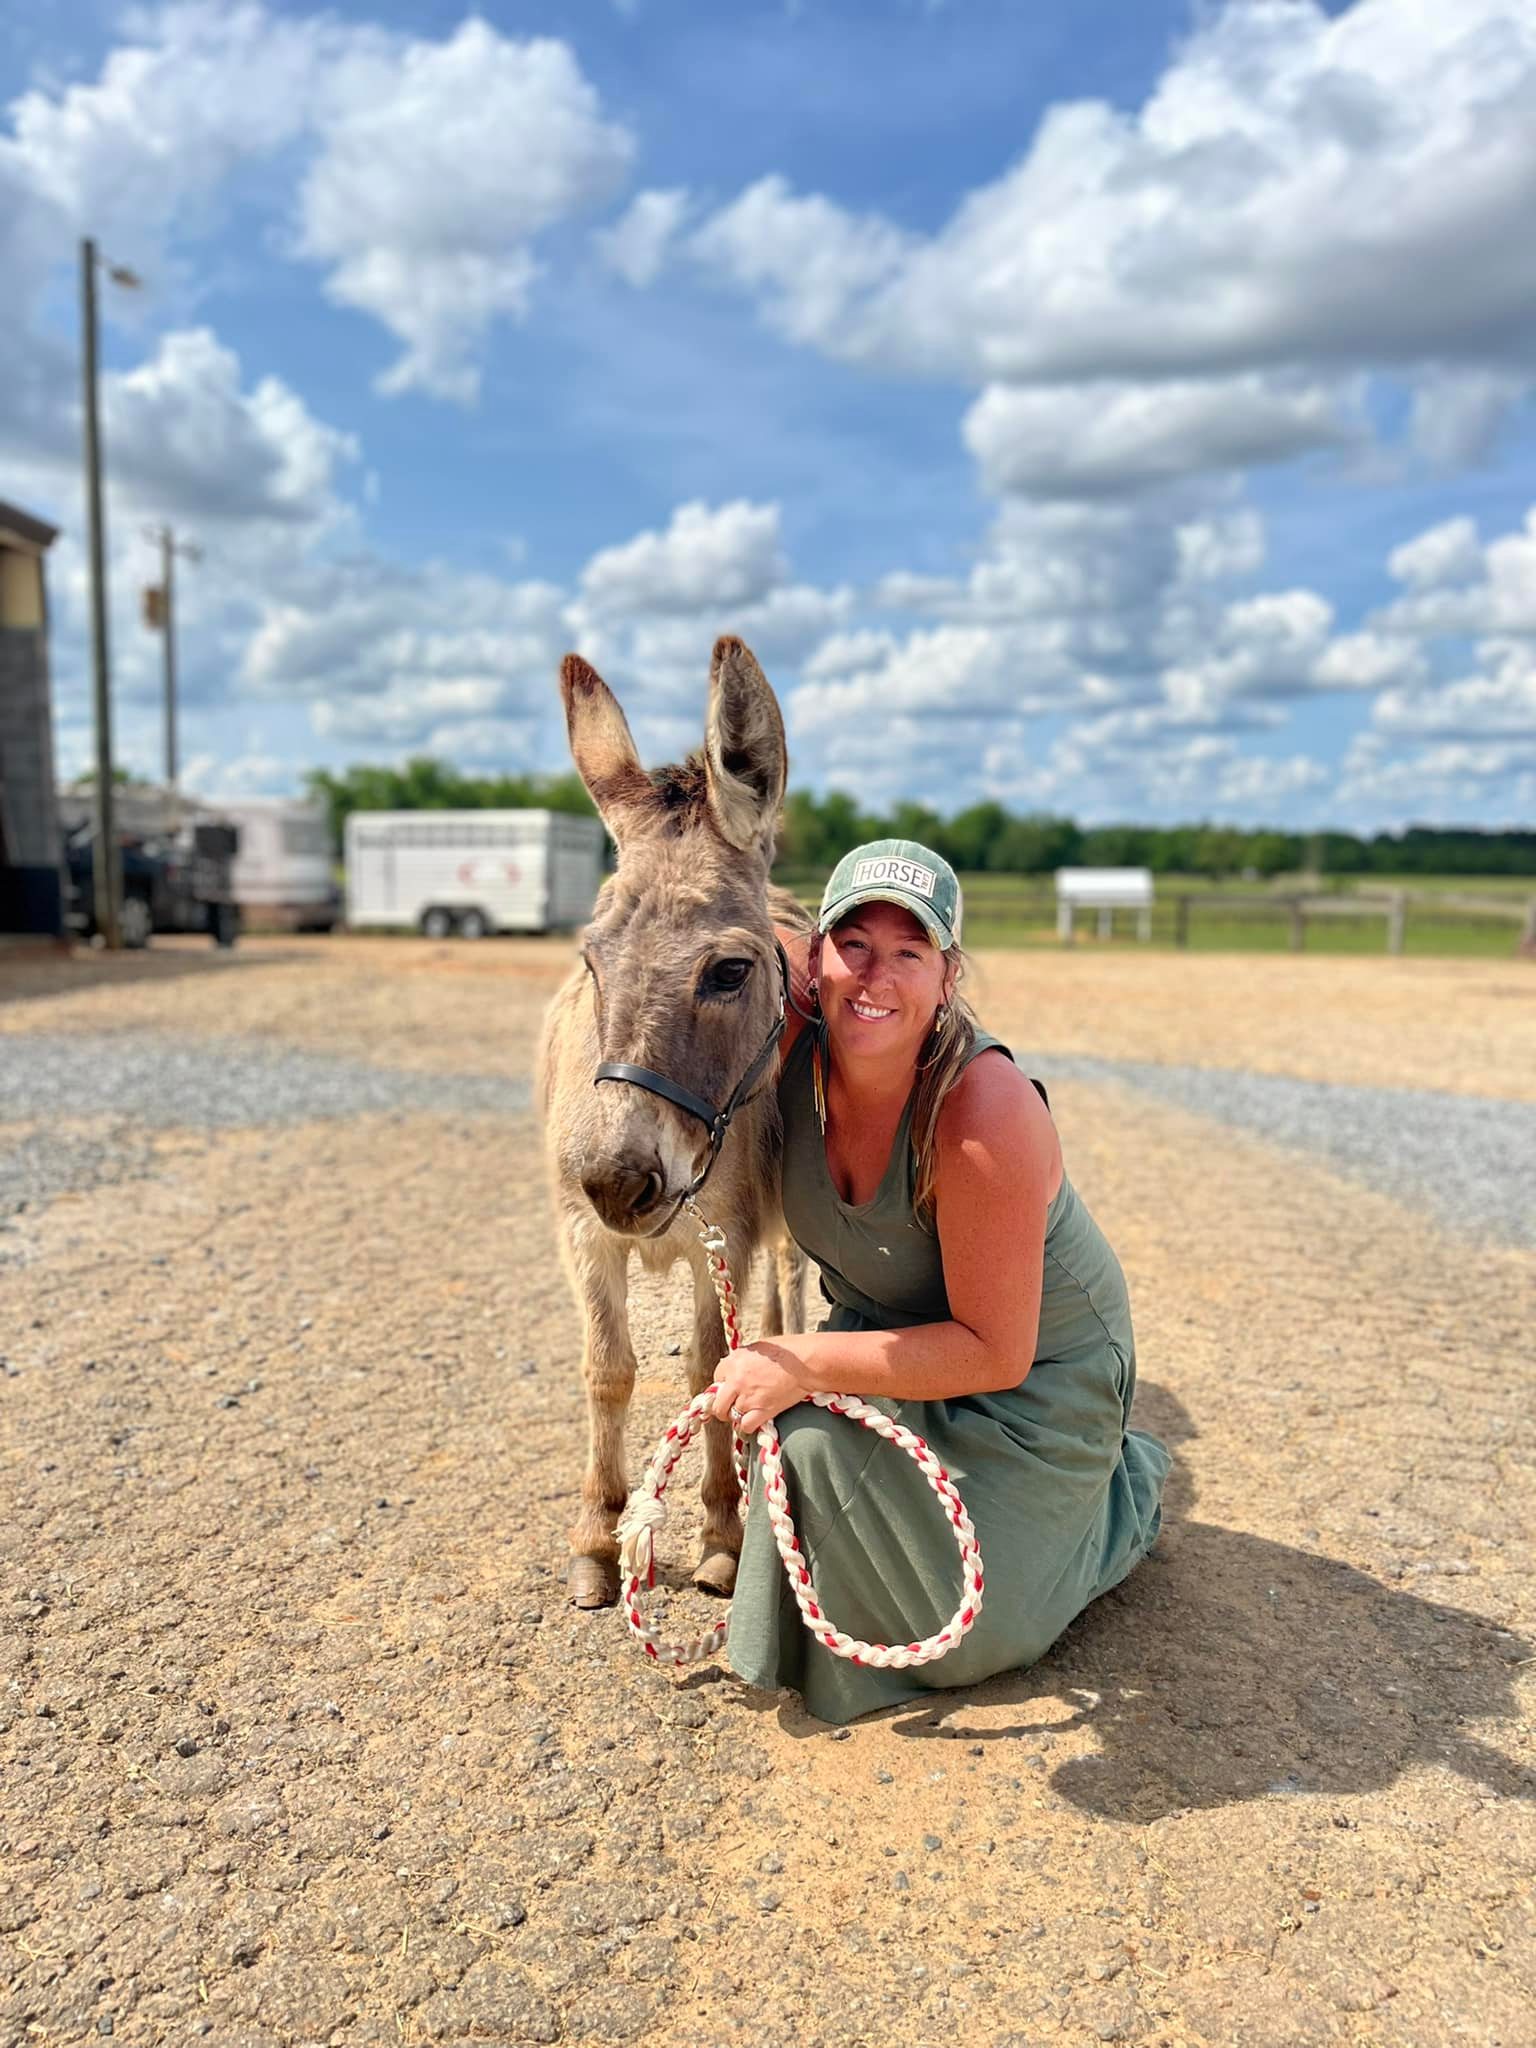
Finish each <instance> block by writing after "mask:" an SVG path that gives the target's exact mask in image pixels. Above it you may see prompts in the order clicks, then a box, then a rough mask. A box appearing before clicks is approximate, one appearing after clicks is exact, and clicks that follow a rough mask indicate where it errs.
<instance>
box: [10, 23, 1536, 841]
mask: <svg viewBox="0 0 1536 2048" xmlns="http://www.w3.org/2000/svg"><path fill="white" fill-rule="evenodd" d="M1531 6H1532V0H1459V4H1458V5H1457V6H1456V7H1455V8H1442V9H1434V8H1428V7H1413V8H1405V7H1402V6H1400V5H1396V4H1394V0H1355V4H1353V5H1350V6H1343V5H1340V4H1338V0H1289V4H1287V5H1286V6H1284V7H1283V8H1277V7H1275V6H1273V5H1267V4H1261V0H1211V4H1207V0H1145V4H1143V5H1140V6H1138V7H1136V8H1127V7H1126V6H1124V5H1123V4H1114V0H1038V4H1037V5H1034V6H1032V7H1030V8H1027V9H1025V8H1020V7H1018V6H1017V5H1016V4H1013V0H966V4H965V5H964V6H963V7H962V6H958V5H948V6H937V7H936V6H933V5H931V4H928V0H891V4H890V5H889V6H888V7H887V8H885V9H882V10H879V11H878V14H877V13H876V11H875V10H871V9H869V8H868V7H865V6H863V5H859V4H856V0H817V5H816V6H815V7H814V8H811V7H804V6H793V5H787V4H784V0H740V5H738V6H736V7H733V8H732V9H730V10H728V11H726V10H710V11H705V10H699V9H690V8H678V7H676V6H670V5H668V4H667V0H610V4H601V0H599V4H596V5H594V6H592V7H591V8H588V9H586V10H583V11H582V12H581V13H580V15H579V16H576V15H575V14H574V13H573V10H571V9H570V8H569V7H568V6H562V5H559V4H557V0H524V4H523V5H522V6H521V7H520V8H519V10H518V13H517V22H516V28H515V30H514V29H513V28H512V27H510V26H503V25H501V24H499V23H498V22H493V21H492V20H490V19H488V18H486V17H484V16H481V15H477V14H474V13H472V12H470V11H468V10H467V9H466V11H464V12H463V13H458V12H456V11H455V10H454V9H453V8H451V7H450V8H448V9H438V8H434V9H433V10H431V11H430V13H428V12H427V11H426V10H422V9H410V8H398V7H397V8H393V9H389V10H384V9H381V8H378V7H376V6H373V5H370V4H369V0H341V4H340V5H339V6H337V7H331V8H326V9H324V10H321V9H320V8H319V7H318V6H315V5H311V4H309V0H200V4H198V5H196V6H179V5H174V4H171V5H154V4H151V5H149V6H146V7H139V8H135V9H132V10H125V11H123V12H121V13H118V12H116V11H114V10H110V9H103V8H101V7H100V6H98V5H97V4H96V0H60V4H59V5H57V6H55V7H53V8H50V9H48V10H46V11H42V12H38V11H34V12H33V13H32V14H30V15H22V14H13V17H12V18H9V19H5V20H0V196H3V200H4V203H3V204H0V266H3V273H4V275H5V276H6V278H7V280H8V283H9V284H10V287H11V291H12V305H13V311H12V316H11V318H10V319H9V320H8V322H7V323H6V326H5V328H4V330H3V331H0V496H3V497H4V498H6V499H8V500H11V501H14V502H15V503H16V504H18V505H19V506H21V507H23V508H25V509H26V510H28V511H30V512H33V513H35V514H36V515H37V516H39V517H41V518H45V519H47V520H49V521H51V522H53V523H56V524H57V525H58V526H59V527H60V528H61V533H60V537H59V539H58V541H57V542H56V543H55V544H54V546H53V548H52V550H51V553H50V557H49V564H50V566H49V580H50V590H51V596H52V619H53V647H52V662H53V674H54V682H55V705H56V726H57V740H58V761H59V767H60V770H61V772H62V774H63V776H64V777H65V778H66V779H68V778H69V777H71V776H72V775H74V774H75V773H76V772H77V771H78V770H79V769H81V768H83V767H84V766H86V765H87V764H88V762H89V761H90V760H91V759H92V758H93V747H92V729H91V717H90V690H89V667H90V661H89V635H88V607H87V564H86V550H85V547H84V544H83V521H82V514H81V488H80V468H81V454H80V417H79V369H78V362H79V332H78V314H77V305H76V292H77V265H78V260H79V259H78V243H79V238H80V237H82V236H86V235H89V236H91V237H93V238H94V239H95V241H96V242H97V244H98V246H99V249H100V252H101V257H102V260H103V263H104V265H111V266H116V267H122V266H126V267H127V268H129V269H131V270H132V271H133V272H134V273H135V274H136V276H137V278H138V280H139V284H138V287H137V288H135V289H132V290H126V289H122V288H120V286H119V284H118V283H116V282H114V281H113V277H112V275H111V274H110V272H105V271H104V274H103V276H102V279H101V282H100V290H99V297H100V304H101V317H102V367H103V376H102V387H101V398H102V412H103V435H104V447H105V470H106V486H107V509H108V543H109V550H108V552H109V565H110V576H111V643H112V656H113V671H114V719H115V726H116V734H115V736H116V741H117V748H116V751H117V755H118V758H119V759H121V760H122V761H123V762H124V763H125V764H127V765H129V766H131V767H132V768H133V769H134V770H136V771H137V772H140V773H146V774H154V773H155V772H157V764H158V762H159V760H160V758H161V739H160V708H159V695H160V657H161V645H160V641H159V638H158V636H157V635H156V634H154V633H152V632H151V631H149V630H147V629H146V626H145V625H144V623H143V621H142V618H141V605H142V595H143V591H144V589H145V587H146V586H148V585H151V584H153V583H154V582H155V581H156V580H157V578H158V575H159V556H158V552H157V548H156V546H155V545H154V543H153V542H152V540H151V538H150V534H151V530H152V529H158V528H159V527H161V526H163V525H165V526H169V527H170V528H172V529H173V530H174V532H175V534H176V536H177V537H178V539H180V540H182V541H188V542H194V543H196V544H197V546H198V548H199V549H200V551H201V553H200V557H199V558H198V559H197V560H192V559H190V558H187V559H182V560H180V561H179V562H178V566H177V572H176V598H177V607H178V625H179V635H178V657H179V670H180V678H181V701H180V716H179V726H180V739H181V759H182V769H183V776H182V779H183V780H184V781H186V782H188V783H189V784H190V783H198V784H200V785H206V786H207V787H208V789H209V790H210V792H212V793H214V794H216V795H217V796H219V797H221V798H229V797H234V796H236V795H239V794H241V793H243V792H250V793H252V794H266V795H281V794H284V793H285V792H289V791H296V787H297V784H298V782H299V780H300V778H301V777H302V775H303V774H304V773H305V772H307V770H308V769H310V768H311V767H319V768H322V769H326V770H329V771H331V772H333V773H334V772H339V771H341V770H343V769H344V768H345V767H346V765H347V764H348V763H349V762H351V761H356V760H358V759H359V758H361V757H363V756H365V755H367V754H369V753H373V754H376V755H383V756H387V757H388V758H389V759H390V760H393V761H401V760H404V759H406V758H408V757H409V756H410V755H412V754H415V753H420V752H430V753H433V754H435V755H440V756H442V757H443V758H445V759H447V760H450V761H452V762H453V763H455V764H456V765H457V766H458V767H460V768H461V769H462V770H464V771H466V772H475V773H497V772H506V773H516V774H536V773H554V772H558V771H560V770H561V769H562V768H563V767H564V766H565V765H566V763H565V746H564V732H563V726H562V721H561V717H560V711H559V703H558V697H557V693H556V689H555V682H554V677H555V671H556V667H557V664H558V660H559V657H560V655H561V653H562V652H563V651H564V650H565V649H566V648H567V647H571V646H574V647H576V648H577V649H579V650H580V651H581V652H582V653H584V654H585V655H586V656H587V657H588V658H589V659H591V660H592V661H593V662H594V663H595V665H596V666H597V667H598V668H599V669H600V670H601V671H602V673H603V674H604V675H605V677H606V678H607V680H608V681H609V682H610V683H611V684H612V685H613V687H614V689H615V690H616V692H617V693H618V695H619V696H620V698H621V700H622V702H623V703H624V706H625V709H626V713H627V715H628V716H629V718H630V721H631V723H632V726H633V728H634V731H635V735H636V739H637V741H638V743H639V746H640V749H641V752H642V754H643V756H644V757H645V758H647V759H662V758H675V757H676V756H677V755H678V754H679V753H681V752H684V751H686V750H687V749H688V748H689V747H691V746H693V745H696V744H697V742H698V739H699V735H700V732H701V730H702V718H703V705H704V695H705V680H706V674H707V667H708V658H709V649H710V645H711V643H712V641H713V639H714V637H715V635H716V634H717V633H718V632H720V631H734V632H739V633H741V634H742V636H743V637H744V638H746V639H747V640H748V641H749V642H750V644H751V645H752V646H753V647H754V648H755V650H756V651H757V653H758V654H759V656H760V657H761V659H762V661H763V663H764V666H765V669H766V671H767V673H768V675H769V677H770V679H771V680H772V682H773V683H774V685H775V687H776V689H777V691H778V693H779V696H780V700H781V702H782V704H783V707H784V712H785V718H786V724H787V727H788V732H789V743H790V753H791V760H792V762H793V763H794V772H795V775H796V778H797V782H798V783H799V785H800V786H802V787H805V788H808V789H809V790H811V791H812V792H814V793H817V794H825V793H826V792H828V791H842V792H845V793H847V794H849V795H851V796H853V797H855V798H856V799H857V800H858V801H859V802H860V803H861V804H866V805H868V806H869V807H871V808H874V809H881V808H888V807H889V806H890V805H891V804H893V803H895V802H896V801H898V800H899V799H901V798H903V797H905V798H907V799H909V800H913V801H919V802H926V803H929V804H936V805H939V806H941V807H944V806H950V807H963V806H965V805H967V804H970V803H973V802H976V801H979V800H985V799H993V800H996V801H998V802H1001V803H1003V804H1005V805H1007V806H1008V807H1009V808H1010V809H1011V810H1013V811H1015V812H1019V813H1022V812H1025V811H1029V810H1047V811H1050V810H1055V811H1061V812H1067V813H1070V814H1071V815H1072V816H1073V817H1074V818H1077V819H1081V820H1082V821H1083V822H1084V823H1085V824H1088V825H1092V824H1095V823H1099V822H1103V823H1105V824H1108V823H1111V822H1114V823H1119V822H1122V821H1123V820H1124V819H1125V818H1126V817H1127V816H1128V815H1130V814H1132V813H1133V812H1134V814H1135V815H1137V816H1140V817H1144V818H1145V819H1146V820H1147V822H1148V824H1149V825H1160V826H1167V825H1171V824H1172V823H1173V822H1175V821H1176V820H1179V819H1181V818H1183V817H1186V816H1188V815H1189V814H1190V812H1191V811H1192V810H1194V809H1200V810H1203V811H1204V812H1205V813H1206V814H1207V815H1208V816H1209V817H1211V818H1212V819H1219V820H1221V821H1223V822H1227V823H1230V824H1231V825H1232V826H1233V827H1234V828H1239V829H1244V830H1254V829H1258V828H1259V827H1260V826H1261V825H1263V826H1265V827H1266V828H1267V829H1275V830H1281V831H1288V832H1292V833H1295V832H1309V831H1317V830H1337V831H1341V832H1348V833H1351V834H1356V835H1360V834H1364V835H1372V834H1374V833H1377V832H1381V831H1400V830H1402V829H1404V828H1406V827H1408V826H1409V825H1411V824H1413V823H1415V822H1420V823H1426V822H1427V823H1432V824H1433V825H1435V826H1437V827H1440V828H1446V829H1449V828H1454V827H1458V826H1460V827H1466V828H1470V829H1483V830H1498V829H1519V828H1520V827H1521V826H1522V824H1523V823H1524V822H1525V821H1527V820H1529V819H1531V818H1533V817H1536V503H1533V498H1536V492H1533V489H1532V486H1531V482H1530V479H1531V477H1532V475H1533V474H1536V462H1533V457H1536V406H1533V404H1532V395H1533V390H1536V370H1533V368H1532V365H1533V363H1536V262H1533V261H1532V260H1531V257H1530V254H1529V251H1530V248H1531V246H1532V244H1531V236H1530V232H1529V224H1530V221H1531V220H1532V219H1533V218H1536V124H1533V123H1532V122H1531V121H1530V119H1529V115H1528V108H1529V106H1530V103H1531V96H1532V94H1533V93H1536V22H1533V18H1532V12H1531ZM404 23H415V24H416V25H414V26H405V25H402V24H404ZM721 109H728V110H729V113H728V119H727V121H726V123H725V124H722V122H721V119H720V110H721ZM705 113H707V116H708V118H701V115H703V114H705ZM722 125H724V126H725V127H726V130H727V133H726V134H725V136H724V137H722V134H721V132H720V131H721V128H722Z"/></svg>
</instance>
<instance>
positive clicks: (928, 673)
mask: <svg viewBox="0 0 1536 2048" xmlns="http://www.w3.org/2000/svg"><path fill="white" fill-rule="evenodd" d="M849 651H850V652H851V651H852V650H849ZM870 652H871V653H873V654H874V655H875V659H874V661H873V662H872V663H871V665H869V666H867V667H864V668H862V669H857V670H855V671H853V672H851V673H849V672H847V671H844V672H843V673H841V674H839V675H837V676H836V678H835V680H829V681H811V682H804V683H802V684H801V685H800V687H799V688H798V689H797V690H796V691H795V692H794V694H793V696H792V697H791V698H790V704H789V710H790V719H791V725H792V729H793V731H794V732H795V733H796V734H803V735H806V736H807V737H809V736H811V735H815V734H819V733H825V732H826V731H827V730H829V729H835V728H839V727H841V728H845V729H847V730H849V731H855V732H860V733H867V732H868V731H869V729H870V727H871V725H872V724H873V723H875V722H877V721H883V720H885V719H888V718H893V717H902V716H911V717H923V718H928V719H933V718H937V717H945V716H958V717H978V716H980V715H981V714H983V713H985V712H988V711H993V710H998V711H1003V712H1006V713H1009V714H1011V715H1015V716H1016V715H1018V714H1020V713H1024V712H1035V711H1042V710H1046V709H1049V708H1051V706H1052V704H1053V702H1054V701H1055V700H1054V698H1053V696H1052V695H1051V694H1048V693H1046V692H1044V691H1031V689H1030V688H1029V687H1028V681H1027V680H1026V679H1028V678H1029V676H1030V669H1029V666H1028V660H1027V657H1025V658H1022V659H1021V650H1020V648H1019V647H1018V645H1017V644H1016V642H1015V641H1014V639H1013V638H1012V637H1011V636H1010V635H1009V634H1008V633H1006V632H1004V631H1000V630H998V629H997V628H996V627H992V626H937V627H934V628H933V629H931V630H929V631H919V632H915V633H912V634H911V635H909V637H908V638H907V639H906V640H905V641H904V642H902V643H901V644H900V645H897V646H894V647H887V648H886V649H884V650H878V649H876V648H873V647H872V648H871V649H870Z"/></svg>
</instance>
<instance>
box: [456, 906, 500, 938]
mask: <svg viewBox="0 0 1536 2048" xmlns="http://www.w3.org/2000/svg"><path fill="white" fill-rule="evenodd" d="M491 929H492V927H491V920H490V919H489V918H488V917H487V916H486V914H485V912H484V911H483V910H466V911H465V912H464V914H463V916H462V917H461V918H460V919H459V937H460V938H461V939H488V938H489V937H490V935H491Z"/></svg>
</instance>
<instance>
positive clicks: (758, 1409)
mask: <svg viewBox="0 0 1536 2048" xmlns="http://www.w3.org/2000/svg"><path fill="white" fill-rule="evenodd" d="M938 1145H939V1161H938V1184H937V1197H938V1198H937V1205H936V1222H937V1225H938V1233H939V1244H940V1248H941V1250H942V1253H943V1258H944V1285H945V1291H946V1292H947V1294H948V1296H949V1306H950V1320H949V1321H948V1322H943V1323H920V1324H918V1325H917V1326H916V1327H915V1328H912V1329H907V1330H851V1331H837V1330H826V1331H814V1332H811V1333H808V1334H806V1335H803V1336H786V1337H764V1338H761V1339H759V1340H758V1341H757V1342H756V1343H754V1344H752V1345H751V1346H749V1347H747V1348H745V1349H743V1350H741V1351H738V1352H736V1353H735V1354H734V1355H733V1356H732V1357H729V1358H726V1359H722V1361H721V1365H720V1374H719V1379H720V1385H721V1389H722V1392H721V1396H720V1399H719V1400H718V1401H717V1403H716V1412H717V1413H718V1414H719V1415H721V1416H722V1417H723V1416H725V1415H727V1414H728V1412H729V1411H730V1409H731V1408H732V1407H733V1406H734V1407H736V1408H738V1409H740V1410H741V1411H742V1414H743V1417H744V1419H745V1420H746V1421H747V1422H748V1423H751V1422H752V1419H753V1418H754V1417H755V1418H756V1420H757V1423H758V1424H760V1423H761V1421H763V1420H765V1419H766V1418H767V1417H768V1416H771V1415H777V1414H778V1413H780V1411H781V1410H782V1409H784V1408H788V1407H792V1406H793V1405H794V1403H795V1402H796V1401H797V1400H801V1399H803V1398H804V1396H805V1395H806V1394H809V1393H829V1394H831V1393H837V1394H880V1395H885V1396H887V1397H888V1398H890V1399H893V1400H897V1401H944V1400H957V1399H960V1398H962V1397H963V1396H965V1395H967V1394H987V1393H996V1392H1000V1391H1002V1390H1003V1389H1005V1388H1009V1387H1016V1386H1017V1385H1018V1384H1019V1383H1020V1381H1021V1380H1022V1379H1023V1378H1024V1377H1025V1375H1026V1374H1027V1373H1028V1371H1029V1367H1030V1364H1031V1362H1032V1360H1033V1358H1034V1352H1035V1340H1036V1337H1037V1336H1038V1333H1039V1324H1040V1291H1041V1283H1042V1276H1043V1272H1044V1249H1045V1214H1046V1210H1047V1209H1048V1208H1049V1206H1050V1203H1051V1199H1052V1197H1053V1196H1054V1195H1055V1192H1056V1189H1057V1188H1058V1187H1059V1185H1060V1182H1061V1148H1060V1146H1059V1144H1058V1143H1057V1139H1056V1129H1055V1126H1054V1124H1053V1123H1052V1122H1051V1118H1050V1113H1049V1111H1048V1110H1047V1109H1046V1107H1045V1105H1044V1103H1043V1102H1041V1100H1040V1098H1039V1096H1038V1094H1037V1093H1036V1091H1035V1089H1034V1088H1033V1087H1032V1086H1031V1085H1030V1083H1029V1081H1028V1080H1027V1079H1026V1078H1025V1077H1024V1075H1023V1074H1021V1073H1020V1072H1019V1071H1018V1069H1017V1068H1016V1067H1015V1066H1013V1064H1012V1063H1011V1062H1010V1061H1008V1060H1006V1059H1004V1058H1003V1057H1002V1056H1001V1055H999V1056H998V1057H997V1058H995V1059H994V1058H989V1057H987V1056H985V1055H983V1057H981V1058H980V1059H977V1060H975V1061H974V1062H973V1063H972V1065H971V1066H970V1067H968V1068H967V1069H966V1072H965V1074H964V1076H963V1077H962V1079H961V1080H960V1081H959V1082H958V1083H957V1084H956V1086H955V1088H954V1090H953V1091H952V1093H951V1094H950V1096H949V1099H948V1101H947V1102H946V1104H945V1107H944V1110H943V1113H942V1115H941V1116H940V1119H939V1134H938Z"/></svg>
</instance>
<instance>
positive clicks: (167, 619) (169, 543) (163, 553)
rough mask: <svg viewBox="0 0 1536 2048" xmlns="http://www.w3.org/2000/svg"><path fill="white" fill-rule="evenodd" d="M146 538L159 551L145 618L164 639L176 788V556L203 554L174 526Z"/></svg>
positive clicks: (169, 784) (155, 529) (171, 781)
mask: <svg viewBox="0 0 1536 2048" xmlns="http://www.w3.org/2000/svg"><path fill="white" fill-rule="evenodd" d="M145 538H146V539H147V540H152V541H153V542H154V543H155V544H156V546H157V547H158V548H159V550H160V582H159V585H158V587H153V586H152V587H151V588H150V589H148V590H146V591H145V593H144V619H145V623H146V624H147V625H149V626H150V627H152V628H157V629H158V630H159V631H160V632H161V633H162V634H163V635H164V636H165V650H164V651H165V785H166V788H167V789H169V790H171V791H173V792H174V790H175V788H176V777H177V772H178V770H177V759H176V557H177V556H178V555H181V556H183V557H184V558H185V559H186V560H187V561H189V562H200V561H201V560H202V559H203V551H202V549H201V548H199V547H194V545H193V544H192V542H191V541H187V540H181V541H179V540H177V538H176V532H175V529H174V527H170V526H151V527H149V528H147V529H146V531H145Z"/></svg>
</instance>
